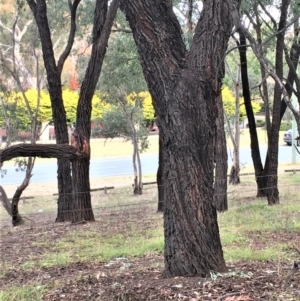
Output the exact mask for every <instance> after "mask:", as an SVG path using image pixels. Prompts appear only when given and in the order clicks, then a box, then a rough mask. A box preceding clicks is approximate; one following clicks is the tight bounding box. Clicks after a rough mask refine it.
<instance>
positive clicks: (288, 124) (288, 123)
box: [280, 120, 292, 131]
mask: <svg viewBox="0 0 300 301" xmlns="http://www.w3.org/2000/svg"><path fill="white" fill-rule="evenodd" d="M291 128H292V121H285V120H283V121H281V124H280V131H287V130H289V129H291Z"/></svg>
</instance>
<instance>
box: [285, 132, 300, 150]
mask: <svg viewBox="0 0 300 301" xmlns="http://www.w3.org/2000/svg"><path fill="white" fill-rule="evenodd" d="M283 141H284V142H285V143H286V144H287V145H292V144H293V131H292V129H289V130H288V131H286V132H285V133H284V136H283ZM295 143H296V145H297V146H300V137H297V138H296V139H295Z"/></svg>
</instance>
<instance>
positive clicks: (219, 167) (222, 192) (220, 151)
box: [214, 95, 228, 212]
mask: <svg viewBox="0 0 300 301" xmlns="http://www.w3.org/2000/svg"><path fill="white" fill-rule="evenodd" d="M217 108H218V116H217V118H216V133H215V139H216V142H215V164H216V167H215V183H214V205H215V207H216V209H217V210H218V211H219V212H223V211H226V210H228V201H227V170H228V154H227V146H226V136H225V130H224V111H223V106H222V100H221V95H220V97H219V98H218V99H217Z"/></svg>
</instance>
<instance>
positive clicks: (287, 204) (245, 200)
mask: <svg viewBox="0 0 300 301" xmlns="http://www.w3.org/2000/svg"><path fill="white" fill-rule="evenodd" d="M279 182H280V186H279V187H280V195H281V204H280V205H278V206H267V205H266V200H265V199H257V198H256V197H255V192H256V185H255V180H254V178H253V176H247V177H246V176H245V177H242V183H241V184H240V185H239V186H230V187H229V191H228V199H229V208H230V209H229V210H228V211H227V212H225V213H220V214H219V217H218V219H219V226H220V232H221V239H222V244H223V248H224V255H225V259H226V261H227V262H228V264H230V265H235V264H237V265H239V264H241V263H243V266H244V269H245V270H244V273H246V272H247V273H248V272H249V271H248V270H247V269H248V268H249V267H248V266H247V264H250V263H251V262H257V265H258V266H261V265H262V264H265V263H263V262H270V265H271V267H272V268H273V269H274V271H275V272H276V275H277V278H278V277H279V276H278V275H280V277H281V278H280V279H283V277H285V276H286V272H285V271H286V270H284V271H283V270H282V269H283V267H284V268H286V267H287V266H288V265H292V263H293V261H294V260H297V258H298V257H299V255H297V253H296V252H295V251H294V249H293V248H294V246H296V247H297V248H298V249H299V248H300V245H299V242H300V203H299V196H298V193H297V191H298V187H299V183H300V174H299V173H296V174H293V173H289V174H280V180H279ZM92 202H93V207H94V212H95V216H96V219H97V221H96V222H94V223H89V224H83V225H77V226H72V225H69V224H55V223H53V220H54V218H55V210H56V201H55V199H54V198H53V197H48V198H45V197H37V198H35V199H33V200H28V201H26V202H25V204H21V205H20V212H22V214H23V215H25V216H27V217H28V218H30V219H32V220H34V221H35V222H31V221H30V220H27V221H26V225H25V226H24V227H21V228H16V229H11V228H10V227H9V226H8V224H9V222H10V221H9V220H8V219H7V218H6V217H4V213H3V212H0V214H1V216H2V219H1V225H2V227H1V234H2V242H3V244H2V245H1V246H0V252H1V259H2V262H1V265H2V267H1V272H0V288H1V292H0V300H1V301H8V300H18V301H28V300H52V298H54V297H53V295H52V294H55V292H56V291H59V290H61V288H62V287H68V288H69V287H70V285H69V284H67V283H69V282H68V281H70V279H72V281H75V282H76V283H77V284H78V283H81V282H80V281H83V280H82V279H83V278H82V277H83V274H84V273H86V274H84V277H85V278H84V279H85V280H84V281H86V279H87V278H86V277H95V274H96V273H108V272H107V271H106V270H107V269H109V271H110V272H109V273H110V274H109V277H111V278H113V277H115V276H116V275H114V272H113V271H114V268H113V267H115V266H116V265H117V266H118V268H117V269H116V271H115V272H116V273H117V274H118V275H119V273H123V272H124V273H127V274H128V273H129V274H130V270H128V268H129V262H131V263H130V264H133V263H132V262H135V264H136V269H137V270H134V273H138V272H137V271H139V272H140V271H145V269H150V268H151V269H158V270H159V271H161V270H162V269H163V258H162V256H161V254H162V252H163V247H164V239H163V220H162V216H161V215H160V214H157V213H156V212H155V211H156V204H157V191H156V188H155V186H152V187H151V186H148V187H147V189H145V190H144V193H143V195H141V196H137V197H136V196H133V195H132V191H131V187H130V186H128V187H123V188H118V189H115V190H112V191H110V192H109V193H108V194H104V193H103V192H94V193H93V197H92ZM152 257H154V258H155V260H153V261H151V263H150V266H149V262H148V261H147V263H145V260H146V259H145V258H152ZM259 262H262V263H261V264H259ZM79 263H80V268H79V267H78V266H77V268H74V266H75V265H78V264H79ZM83 265H86V266H88V268H87V270H84V268H83ZM145 265H146V266H145ZM92 267H97V268H96V270H95V269H94V268H92ZM78 269H79V270H78ZM54 270H55V271H56V272H57V271H60V272H59V275H60V276H59V275H56V274H55V275H53V274H52V273H54V272H53V271H54ZM80 271H82V272H80ZM83 271H84V273H83ZM104 271H105V272H104ZM122 271H123V272H122ZM56 272H55V273H56ZM275 272H274V273H275ZM82 273H83V274H82ZM270 273H271V272H270ZM129 274H128V275H129ZM248 274H249V273H248ZM248 274H247V275H248ZM13 275H14V276H13ZM41 275H44V276H43V277H44V278H43V277H42V276H41ZM47 275H48V276H47ZM49 275H51V277H50V276H49ZM62 275H63V277H62ZM88 275H90V276H88ZM101 275H102V274H101ZM249 275H250V274H249ZM249 275H248V276H247V277H248V278H249V279H250V278H251V277H250V276H249ZM47 277H48V278H47ZM99 277H100V276H99ZM103 277H104V276H103ZM107 277H108V276H107ZM128 277H129V276H128ZM130 277H131V276H130ZM130 277H129V278H130ZM132 277H134V275H133V276H132ZM260 277H261V275H260ZM248 278H247V279H248ZM93 279H94V278H93ZM239 279H240V278H239ZM249 279H248V280H247V281H250V280H249ZM145 281H147V280H145ZM230 281H234V280H233V279H231V280H230ZM253 281H256V282H257V280H256V279H253ZM298 281H299V279H298ZM78 285H79V284H78ZM256 285H257V284H256ZM257 289H258V288H257ZM273 289H274V292H273V293H274V294H273V295H272V296H273V297H274V296H276V294H277V291H276V290H275V288H273ZM74 292H75V293H76V288H74ZM77 293H78V292H77ZM281 293H282V294H283V299H276V298H273V299H266V300H300V299H295V298H294V299H288V298H286V299H285V297H284V296H287V295H284V294H285V291H283V292H281ZM49 294H50V295H51V296H52V297H51V298H50V297H49V299H45V298H46V297H45V296H48V295H49ZM43 296H44V297H43ZM73 297H74V296H73ZM61 298H62V299H53V300H65V299H64V298H63V297H61ZM67 300H77V299H72V298H71V297H70V299H67ZM78 300H79V299H78ZM82 300H84V299H82ZM91 300H109V299H101V298H100V299H97V298H94V299H91ZM111 300H115V299H111ZM116 300H117V299H116ZM118 300H127V299H118ZM128 300H129V299H128ZM132 300H147V299H142V298H141V299H132ZM155 300H164V299H155ZM175 300H177V299H175ZM178 300H179V299H178ZM199 300H200V299H199ZM207 300H208V299H207ZM211 300H212V299H211ZM245 300H252V299H245Z"/></svg>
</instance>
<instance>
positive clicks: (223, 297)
mask: <svg viewBox="0 0 300 301" xmlns="http://www.w3.org/2000/svg"><path fill="white" fill-rule="evenodd" d="M244 294H245V293H241V292H234V293H228V294H225V295H222V296H220V297H218V299H217V300H223V299H225V298H227V297H231V296H236V295H244Z"/></svg>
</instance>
